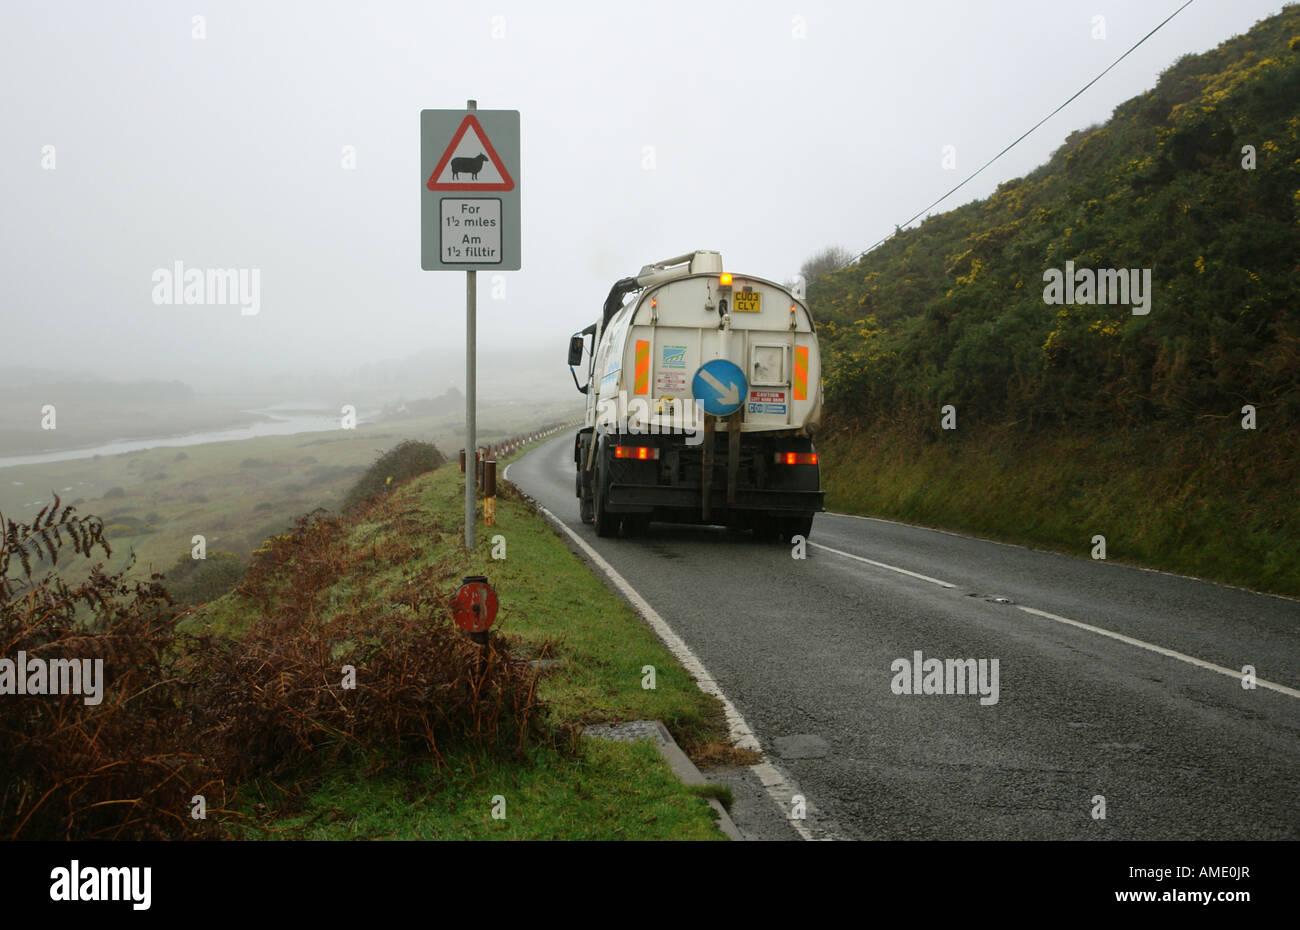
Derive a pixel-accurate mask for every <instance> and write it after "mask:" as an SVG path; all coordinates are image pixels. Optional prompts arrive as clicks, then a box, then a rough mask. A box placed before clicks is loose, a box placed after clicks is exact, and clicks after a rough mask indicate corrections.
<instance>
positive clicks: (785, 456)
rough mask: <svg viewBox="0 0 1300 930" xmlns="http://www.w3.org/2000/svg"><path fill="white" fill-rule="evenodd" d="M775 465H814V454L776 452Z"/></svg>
mask: <svg viewBox="0 0 1300 930" xmlns="http://www.w3.org/2000/svg"><path fill="white" fill-rule="evenodd" d="M776 464H778V465H816V464H817V453H816V452H778V453H777V454H776Z"/></svg>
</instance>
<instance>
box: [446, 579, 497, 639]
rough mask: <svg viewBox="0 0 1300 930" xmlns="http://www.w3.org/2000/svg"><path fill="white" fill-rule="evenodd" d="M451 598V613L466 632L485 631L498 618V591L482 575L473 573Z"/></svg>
mask: <svg viewBox="0 0 1300 930" xmlns="http://www.w3.org/2000/svg"><path fill="white" fill-rule="evenodd" d="M463 581H464V583H463V584H462V585H461V586H460V588H459V589H458V590H457V591H456V594H455V596H454V597H453V598H452V600H451V615H452V617H453V618H455V620H456V625H457V626H458V627H460V628H461V629H462V630H464V631H465V632H466V633H483V632H485V631H486V630H487V628H488V627H490V626H491V625H492V621H493V620H495V619H496V618H497V593H496V592H495V591H493V590H492V586H491V585H490V584H488V583H487V578H485V577H484V576H482V575H471V576H469V577H468V578H465V579H463Z"/></svg>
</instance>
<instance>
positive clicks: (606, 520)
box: [592, 445, 621, 536]
mask: <svg viewBox="0 0 1300 930" xmlns="http://www.w3.org/2000/svg"><path fill="white" fill-rule="evenodd" d="M593 483H594V484H595V485H596V490H595V493H594V495H593V496H594V497H595V501H594V505H593V510H594V513H593V514H592V522H593V523H594V524H595V525H596V535H597V536H615V535H617V534H618V525H619V523H620V522H621V520H620V518H619V517H618V516H616V515H614V514H612V513H610V512H609V511H608V510H606V509H605V501H606V499H607V498H608V496H609V469H608V467H607V466H606V464H605V446H604V445H601V446H599V447H598V448H597V449H596V476H595V481H594V482H593Z"/></svg>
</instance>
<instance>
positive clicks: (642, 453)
mask: <svg viewBox="0 0 1300 930" xmlns="http://www.w3.org/2000/svg"><path fill="white" fill-rule="evenodd" d="M614 458H616V459H637V460H638V461H642V462H652V461H655V460H657V459H658V458H659V449H658V447H657V446H615V447H614Z"/></svg>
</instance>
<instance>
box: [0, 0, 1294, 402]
mask: <svg viewBox="0 0 1300 930" xmlns="http://www.w3.org/2000/svg"><path fill="white" fill-rule="evenodd" d="M1180 2H1181V0H1159V2H1157V0H1149V2H1123V3H1121V2H1115V0H1110V2H1098V0H1087V2H1076V0H1052V2H1042V0H1015V2H1011V0H1007V2H986V3H975V2H964V3H963V2H942V3H941V2H920V0H913V2H890V3H883V2H879V3H865V2H805V0H788V2H778V3H755V2H735V3H710V2H701V0H696V2H685V3H677V2H643V3H638V4H635V5H628V4H620V3H614V2H608V0H607V2H603V3H581V4H579V3H564V4H560V3H507V2H489V3H480V2H476V0H461V2H456V3H443V2H434V3H428V2H425V3H419V2H373V0H372V2H365V3H324V2H302V3H288V2H275V0H263V2H249V3H237V2H216V0H200V2H195V3H188V4H183V3H176V2H93V3H92V2H79V3H59V2H15V0H9V2H6V3H5V10H4V27H3V29H2V30H0V74H2V75H3V83H4V87H5V93H4V95H3V97H2V98H0V116H2V117H3V118H2V119H0V189H2V190H3V203H4V209H3V212H2V213H0V267H2V268H3V278H4V284H5V287H4V294H3V309H2V310H0V314H2V316H0V350H2V354H0V365H6V364H23V365H39V366H43V367H50V368H59V367H60V364H61V363H60V361H59V359H60V358H68V357H78V358H89V359H90V360H91V361H90V367H92V368H93V369H95V370H97V371H99V372H102V373H103V374H106V375H110V376H114V377H122V378H130V377H144V376H156V377H160V378H169V379H170V378H176V379H180V380H185V381H188V382H189V383H191V384H194V385H196V386H200V387H206V388H212V387H221V386H225V387H230V388H233V387H237V386H238V385H239V384H240V383H241V382H242V381H245V380H247V379H249V378H252V377H254V376H260V375H265V374H272V373H275V372H282V371H283V372H307V371H318V370H332V369H335V368H338V369H344V370H351V369H353V368H355V367H357V366H359V365H361V364H364V363H367V362H373V361H376V360H379V359H385V358H396V357H401V356H405V355H408V354H410V353H412V352H415V351H417V350H421V349H429V348H433V347H440V348H441V349H444V350H445V355H446V361H447V370H446V371H445V372H438V373H434V374H432V375H431V393H436V392H439V391H441V390H442V389H443V387H444V386H445V385H446V383H447V382H448V380H449V377H448V374H449V373H452V377H456V378H458V377H459V371H460V368H461V364H462V357H463V352H464V349H463V339H464V275H463V274H461V273H458V272H424V271H421V270H420V257H419V236H420V229H419V202H418V198H419V189H418V188H417V187H416V180H417V177H418V176H419V174H420V165H419V132H418V130H419V112H420V110H421V109H422V108H459V107H463V106H464V104H465V100H466V99H467V98H470V97H473V98H476V99H477V100H478V102H479V107H480V108H483V109H517V110H519V111H521V136H522V159H521V160H522V171H521V175H520V177H519V178H517V180H518V182H519V184H520V189H521V196H522V203H523V266H524V267H523V270H522V271H518V272H504V273H501V274H502V277H503V279H504V286H505V296H504V298H494V297H493V293H492V292H493V282H492V274H493V273H481V274H480V276H479V281H480V285H479V294H480V297H479V345H480V352H481V353H490V352H492V351H493V350H494V349H502V350H507V349H508V350H518V349H527V348H532V349H535V351H536V352H537V354H538V358H539V359H540V360H542V361H544V362H547V363H553V366H554V376H555V378H556V379H561V380H563V381H564V382H566V383H567V382H568V374H567V371H566V370H565V369H564V367H563V353H564V348H565V340H566V338H567V336H568V334H569V333H571V332H572V331H574V330H576V329H580V328H581V327H583V326H584V325H586V324H587V323H589V322H590V321H591V320H592V319H594V318H595V316H596V314H597V312H598V309H599V306H600V303H601V301H602V300H603V298H604V295H605V293H606V291H607V290H608V288H609V286H610V284H611V283H612V282H613V281H614V280H615V279H616V278H619V277H622V276H624V275H627V274H632V273H635V272H636V271H637V270H638V269H639V268H640V267H641V265H643V264H645V263H647V262H650V261H652V260H656V259H661V258H665V257H669V256H673V255H677V254H679V253H682V252H686V251H690V250H692V249H696V248H709V249H718V250H720V251H721V252H722V255H723V259H724V262H725V264H726V267H728V268H729V269H734V270H737V271H743V272H749V273H753V274H758V275H762V276H765V277H769V278H774V279H776V280H784V279H786V278H788V277H790V276H792V275H793V274H794V273H795V272H796V271H797V270H798V268H799V266H800V264H801V263H802V261H803V260H804V259H805V258H807V257H808V256H809V255H810V254H811V253H813V252H814V251H816V250H818V249H820V248H822V247H824V246H827V245H839V246H843V247H845V248H847V249H850V250H853V251H858V250H861V249H864V248H866V247H867V246H869V245H870V244H872V243H873V242H875V241H876V240H877V239H880V238H881V237H882V236H884V235H886V234H888V233H889V232H891V231H892V230H893V228H894V225H895V224H896V223H899V222H902V221H903V220H904V219H906V218H907V217H908V216H910V215H912V214H913V213H915V212H916V211H917V210H919V209H921V208H922V207H924V206H925V205H926V204H928V203H929V202H931V201H932V200H934V199H935V198H936V197H937V196H939V195H940V194H941V193H943V192H944V191H946V190H947V189H948V188H950V187H952V186H953V185H954V184H955V183H956V182H957V181H958V180H960V179H961V178H962V177H964V176H965V175H966V174H968V173H969V172H970V171H971V170H973V169H974V168H975V167H977V166H978V165H979V164H980V163H982V162H983V161H984V160H985V159H987V158H988V157H990V156H991V155H993V154H994V153H995V152H997V151H998V150H1000V149H1001V148H1002V147H1003V146H1004V145H1006V144H1007V143H1008V142H1010V141H1011V140H1012V139H1014V138H1015V137H1016V136H1018V135H1019V134H1020V133H1022V132H1023V131H1024V130H1026V129H1028V128H1029V127H1030V126H1031V125H1033V124H1034V123H1035V122H1037V121H1038V120H1039V119H1040V118H1041V117H1043V116H1044V115H1046V114H1047V113H1048V112H1050V111H1051V110H1052V109H1053V108H1054V107H1056V106H1057V105H1058V104H1059V103H1061V102H1062V101H1063V100H1065V99H1066V98H1067V97H1069V96H1070V95H1071V94H1072V93H1074V92H1075V91H1076V90H1078V89H1079V88H1080V87H1081V86H1082V85H1083V84H1084V83H1086V82H1087V81H1088V80H1089V79H1091V78H1092V77H1093V76H1095V75H1096V74H1097V73H1098V72H1099V71H1100V70H1101V69H1102V68H1104V67H1105V66H1106V65H1107V64H1109V63H1110V62H1111V61H1112V60H1114V58H1116V57H1117V56H1118V55H1119V54H1120V53H1121V52H1123V51H1124V50H1125V49H1126V48H1127V47H1128V46H1129V45H1131V44H1132V43H1133V42H1134V41H1136V40H1137V39H1138V38H1140V37H1141V36H1142V35H1143V34H1145V33H1146V32H1147V31H1148V30H1150V29H1151V28H1152V27H1153V26H1155V25H1156V24H1157V23H1158V22H1159V21H1160V20H1162V19H1164V18H1165V16H1167V15H1168V14H1169V13H1171V12H1172V11H1173V10H1174V9H1175V8H1176V7H1177V6H1178V5H1180ZM1282 5H1283V4H1282V3H1281V2H1280V0H1197V2H1195V3H1193V4H1192V6H1190V7H1189V8H1188V9H1187V10H1185V11H1183V12H1182V13H1181V14H1180V15H1179V16H1178V17H1177V18H1175V19H1174V20H1173V22H1171V23H1170V24H1169V25H1167V26H1166V27H1165V28H1164V29H1162V30H1161V31H1160V32H1159V33H1157V34H1156V35H1155V36H1154V37H1152V39H1150V40H1149V41H1148V42H1147V43H1146V44H1145V45H1143V46H1142V48H1140V49H1139V50H1138V51H1137V52H1135V53H1134V54H1133V55H1132V56H1130V57H1129V58H1128V59H1126V60H1125V61H1124V62H1123V63H1121V64H1120V65H1119V66H1118V67H1117V68H1116V69H1115V70H1114V71H1112V72H1111V73H1110V74H1109V75H1107V76H1106V77H1105V78H1103V79H1102V80H1101V81H1100V82H1098V84H1097V85H1095V86H1094V87H1092V88H1091V89H1090V90H1089V91H1088V92H1087V93H1086V94H1085V95H1084V96H1083V97H1081V98H1080V99H1079V100H1077V101H1075V102H1074V103H1073V104H1071V105H1070V106H1069V107H1067V108H1066V109H1065V110H1064V111H1062V112H1061V113H1060V114H1058V115H1057V116H1056V117H1054V118H1053V119H1052V120H1051V121H1049V122H1048V123H1047V124H1046V125H1045V126H1043V127H1042V128H1041V129H1039V130H1038V132H1036V133H1035V134H1034V135H1032V136H1030V137H1029V139H1027V140H1025V141H1024V142H1022V143H1021V144H1020V146H1019V147H1017V148H1016V149H1015V150H1013V151H1012V152H1011V153H1009V154H1008V155H1007V156H1005V157H1004V158H1003V159H1002V160H1001V161H1000V162H998V163H997V164H996V165H994V166H993V167H992V168H990V169H989V170H988V171H987V172H986V173H985V174H984V175H982V176H981V177H980V178H978V179H976V181H974V182H972V184H971V185H969V186H968V187H967V188H965V189H963V190H962V191H961V192H960V193H959V194H957V195H956V196H955V197H953V198H952V199H950V200H949V201H946V202H945V203H944V204H942V205H941V206H940V207H939V208H937V210H936V212H941V211H943V210H948V209H952V208H953V207H956V206H958V205H960V204H962V203H965V202H968V201H970V200H972V199H975V198H977V197H983V196H987V195H988V194H989V193H990V192H992V190H993V189H994V188H995V187H996V186H997V184H998V183H1000V182H1002V181H1005V180H1007V179H1009V178H1013V177H1018V176H1021V175H1023V174H1025V173H1026V172H1027V171H1029V170H1031V169H1033V168H1034V167H1036V166H1037V165H1039V164H1041V163H1042V162H1043V161H1045V160H1046V159H1047V157H1048V156H1049V155H1050V153H1051V152H1052V150H1054V149H1055V148H1056V147H1058V146H1059V145H1060V144H1061V142H1062V141H1063V140H1064V138H1065V137H1066V136H1067V135H1068V134H1069V133H1070V132H1071V131H1072V130H1075V129H1079V128H1083V127H1085V126H1088V125H1090V124H1093V123H1097V122H1101V121H1104V120H1105V119H1107V118H1108V117H1109V115H1110V113H1111V111H1112V110H1113V108H1114V107H1115V106H1116V105H1117V104H1119V103H1121V102H1123V101H1124V100H1127V99H1128V98H1130V97H1132V96H1134V95H1135V94H1138V93H1140V92H1142V91H1143V90H1145V89H1148V88H1150V87H1152V86H1153V85H1154V84H1155V81H1156V78H1157V76H1158V74H1159V72H1160V71H1161V70H1163V69H1164V68H1166V67H1168V66H1169V65H1170V64H1172V63H1173V62H1174V61H1175V60H1176V59H1177V58H1178V57H1179V56H1180V55H1182V54H1184V53H1189V52H1200V51H1204V50H1206V49H1209V48H1212V47H1214V46H1215V45H1217V44H1218V43H1220V42H1221V41H1223V40H1225V39H1227V38H1228V37H1230V36H1231V35H1234V34H1238V33H1241V32H1245V31H1247V30H1248V29H1249V28H1250V27H1251V26H1252V25H1253V24H1254V23H1255V22H1256V21H1257V20H1258V19H1260V18H1263V17H1265V16H1268V15H1270V14H1272V13H1274V12H1276V11H1277V10H1279V9H1281V7H1282ZM196 14H197V15H202V16H204V17H206V23H205V26H206V38H204V39H195V38H193V37H192V30H193V28H194V26H193V22H192V17H193V16H194V15H196ZM1096 15H1103V16H1105V31H1106V36H1105V38H1104V39H1100V40H1098V39H1094V38H1093V36H1092V32H1093V29H1094V24H1093V17H1094V16H1096ZM494 17H501V19H496V20H494ZM797 17H798V18H799V19H796V18H797ZM800 23H802V24H803V29H804V31H805V32H806V38H798V37H797V36H796V33H797V32H798V31H799V27H800ZM494 30H495V31H496V32H498V33H499V32H501V31H502V30H504V35H503V36H502V37H499V38H498V37H494V36H493V32H494ZM46 145H52V146H54V147H55V157H56V168H55V169H54V170H44V169H43V168H42V165H41V162H42V147H43V146H46ZM349 145H350V146H354V147H355V151H356V169H355V170H345V169H344V168H343V167H342V165H341V159H342V150H343V147H344V146H349ZM945 145H953V146H955V147H956V150H957V170H956V171H948V170H944V168H943V167H942V164H941V159H942V154H943V147H944V146H945ZM647 146H650V147H653V155H652V157H653V161H654V167H653V169H647V167H646V166H645V164H646V160H647V148H646V147H647ZM176 261H182V262H184V263H185V265H186V266H187V267H200V268H206V267H220V268H225V267H234V268H249V269H251V268H256V269H259V270H260V278H261V295H260V297H261V307H260V312H259V313H258V314H257V315H255V316H246V315H242V314H241V313H240V310H239V308H238V307H235V306H158V305H155V304H154V302H153V300H152V299H151V294H152V291H153V283H152V281H151V275H152V274H153V272H154V270H155V269H157V268H171V267H172V265H173V263H174V262H176ZM815 310H816V308H814V312H815ZM47 344H57V345H58V346H59V349H58V353H57V355H51V354H48V353H46V352H43V351H39V350H38V347H40V346H44V345H47ZM492 374H493V373H492V371H491V370H490V368H489V369H486V370H481V371H480V383H483V382H486V381H490V379H491V378H492Z"/></svg>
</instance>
